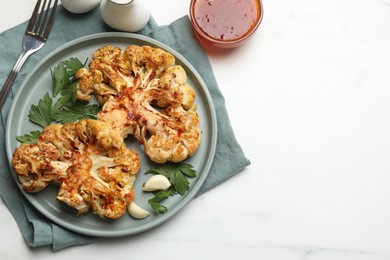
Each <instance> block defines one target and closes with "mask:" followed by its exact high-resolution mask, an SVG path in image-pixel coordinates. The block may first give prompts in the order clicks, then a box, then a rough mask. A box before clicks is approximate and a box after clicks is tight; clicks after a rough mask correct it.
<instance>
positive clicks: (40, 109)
mask: <svg viewBox="0 0 390 260" xmlns="http://www.w3.org/2000/svg"><path fill="white" fill-rule="evenodd" d="M52 105H53V99H52V98H51V97H50V96H49V94H48V93H46V94H45V95H44V96H43V98H42V99H40V100H39V102H38V106H36V105H31V107H30V113H29V114H28V118H29V119H30V121H31V122H33V123H35V124H38V125H40V126H42V127H43V128H45V127H46V126H48V125H49V124H50V123H51V122H52V116H51V111H52Z"/></svg>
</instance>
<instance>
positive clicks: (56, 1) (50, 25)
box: [42, 0, 58, 39]
mask: <svg viewBox="0 0 390 260" xmlns="http://www.w3.org/2000/svg"><path fill="white" fill-rule="evenodd" d="M50 2H51V0H50ZM57 5H58V0H55V1H54V5H53V8H52V9H51V14H50V17H49V21H48V22H47V26H46V29H45V31H44V32H43V35H42V37H44V38H45V39H47V37H48V36H49V33H50V30H51V27H52V25H53V22H54V15H55V14H56V10H57Z"/></svg>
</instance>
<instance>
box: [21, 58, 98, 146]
mask: <svg viewBox="0 0 390 260" xmlns="http://www.w3.org/2000/svg"><path fill="white" fill-rule="evenodd" d="M86 63H87V60H86V61H85V62H84V63H82V62H81V61H80V60H79V59H77V58H70V59H68V60H65V61H61V62H60V63H58V65H57V66H55V67H54V68H53V69H51V70H50V73H51V78H52V89H53V97H51V96H50V95H49V93H45V95H44V96H43V98H41V99H40V100H39V101H38V104H37V105H31V107H30V112H29V114H28V118H29V120H30V121H31V122H33V123H35V124H37V125H39V126H41V127H42V128H45V127H46V126H48V125H49V124H51V123H53V122H58V123H62V124H65V123H69V122H74V121H77V120H80V119H88V118H96V113H97V112H98V111H99V106H98V105H95V104H89V103H88V102H83V101H78V100H77V99H76V92H77V83H78V81H77V80H75V78H74V75H75V74H76V72H77V71H78V70H79V69H81V68H83V67H84V66H85V64H86ZM57 97H58V98H57ZM54 98H57V99H56V101H55V100H54ZM39 134H40V131H38V130H36V131H32V132H30V134H25V135H22V136H17V137H16V139H17V140H18V141H19V142H22V143H34V142H36V140H37V138H38V136H39Z"/></svg>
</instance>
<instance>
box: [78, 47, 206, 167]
mask: <svg viewBox="0 0 390 260" xmlns="http://www.w3.org/2000/svg"><path fill="white" fill-rule="evenodd" d="M98 71H99V72H100V73H102V74H103V75H104V76H103V77H102V78H103V81H99V80H98V81H96V80H94V79H93V78H94V77H93V76H92V75H93V74H94V73H97V72H98ZM79 72H80V74H84V75H86V76H85V78H83V76H80V83H79V91H80V92H82V93H84V94H85V95H87V96H89V95H91V94H93V95H95V96H96V97H97V98H98V100H99V102H100V103H101V104H103V103H104V106H103V109H102V111H101V112H100V113H99V114H98V117H99V119H100V120H102V121H105V122H108V123H110V124H111V126H112V128H114V129H116V130H117V131H118V132H120V134H121V136H122V137H123V138H126V137H127V136H128V135H134V136H135V137H136V138H137V139H138V141H139V143H140V144H143V145H144V147H145V152H146V154H147V155H148V156H149V158H150V159H151V160H153V161H155V162H158V163H163V162H166V161H172V162H180V161H182V160H185V159H186V158H187V157H188V156H191V155H192V154H194V153H195V151H196V150H197V149H198V147H199V145H200V140H201V131H200V129H199V117H198V115H197V113H196V105H195V104H194V99H195V91H194V90H193V88H192V87H191V86H189V85H188V84H187V75H186V72H185V70H184V69H183V68H182V67H181V66H179V65H175V58H174V57H173V56H172V54H170V53H168V52H166V51H164V50H161V49H159V48H152V47H150V46H141V47H140V46H135V45H131V46H128V47H127V48H126V49H125V51H124V52H121V51H120V49H119V48H117V47H112V46H104V47H102V48H99V49H98V50H97V51H96V52H95V53H94V54H93V59H92V61H91V64H90V71H88V72H86V71H84V69H82V70H80V71H79ZM84 82H90V83H88V84H89V87H87V88H85V87H84V85H88V84H86V83H84ZM91 82H92V83H91ZM102 86H104V87H102ZM84 89H86V90H84ZM91 89H93V90H91ZM79 98H81V99H82V98H83V97H82V96H81V97H79Z"/></svg>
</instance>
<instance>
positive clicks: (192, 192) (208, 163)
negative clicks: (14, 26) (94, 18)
mask: <svg viewBox="0 0 390 260" xmlns="http://www.w3.org/2000/svg"><path fill="white" fill-rule="evenodd" d="M110 37H116V38H125V39H136V40H140V41H144V42H148V43H151V44H153V45H155V46H158V47H159V48H162V49H164V50H165V51H168V52H170V53H172V54H173V55H174V56H176V57H178V58H179V59H180V62H182V63H184V64H185V66H187V67H188V68H189V69H190V70H191V73H193V74H194V76H195V77H196V80H197V81H199V83H200V84H199V85H200V88H201V90H202V91H203V94H204V95H205V96H206V99H207V103H208V106H209V108H210V109H207V113H209V114H210V121H211V124H212V129H211V140H210V141H211V143H210V144H209V145H210V149H209V150H208V154H209V155H210V157H211V159H210V158H209V159H207V161H206V163H205V165H204V170H203V172H202V174H201V176H200V177H199V179H198V180H197V182H196V183H195V184H194V185H193V187H191V190H190V191H189V192H188V193H186V195H185V196H183V197H182V199H181V200H180V201H179V202H178V203H177V204H176V205H175V207H174V208H173V209H169V211H167V212H166V213H164V216H162V217H160V218H157V219H155V220H154V221H151V222H149V223H147V224H145V225H140V226H137V227H135V228H131V229H130V230H122V231H99V230H98V231H96V230H91V229H86V228H83V227H82V226H76V225H71V224H69V223H68V222H65V221H61V220H60V219H58V218H57V217H55V216H52V215H51V214H47V212H46V214H45V210H44V208H43V207H42V206H40V205H39V204H38V205H36V203H35V202H34V201H32V196H33V194H29V193H27V192H26V191H24V190H23V188H22V187H21V185H20V182H19V181H18V180H17V177H16V175H15V173H14V170H13V169H12V166H11V161H12V159H11V158H12V154H13V150H12V147H11V144H10V141H9V140H10V138H11V136H10V134H11V133H10V132H11V131H10V128H11V124H12V123H11V121H12V117H11V116H10V115H13V114H14V110H15V109H16V106H17V101H18V98H19V96H20V95H21V94H22V93H23V91H25V87H24V85H26V83H27V82H28V81H29V80H30V78H31V77H32V76H33V72H35V71H36V70H38V69H39V68H40V67H41V66H42V65H43V64H44V63H46V62H47V61H48V60H50V59H51V58H52V57H54V56H56V55H57V54H58V53H60V52H62V51H64V50H66V49H68V48H70V47H72V46H74V45H77V44H82V43H84V42H86V41H90V40H102V39H104V38H107V39H108V38H110ZM91 55H92V54H91ZM217 127H218V126H217V117H216V111H215V106H214V102H213V98H212V96H211V94H210V91H209V89H208V87H207V85H206V84H205V82H204V81H203V78H202V77H201V75H200V74H199V72H198V71H197V70H196V69H195V68H194V66H193V65H192V64H191V63H190V62H189V61H188V60H187V59H186V58H184V56H183V55H182V54H180V53H179V52H178V51H176V50H174V49H173V48H172V47H170V46H168V45H166V44H165V43H162V42H160V41H158V40H156V39H153V38H150V37H147V36H144V35H139V34H134V33H125V32H102V33H95V34H90V35H86V36H83V37H79V38H76V39H74V40H72V41H69V42H67V43H66V44H64V45H62V46H60V47H58V48H55V49H54V50H52V51H51V52H50V53H48V54H47V55H46V56H45V57H44V58H43V59H42V60H41V61H40V62H38V63H37V64H36V65H34V66H33V67H32V68H31V70H30V71H29V72H28V73H27V75H26V77H25V78H24V79H23V81H22V82H21V84H20V86H19V88H18V90H17V92H16V93H15V96H14V98H13V100H12V103H11V106H10V109H9V113H8V118H7V122H6V128H5V130H6V131H5V146H6V154H7V160H8V163H9V165H10V171H11V174H12V178H13V179H14V181H15V182H16V184H17V186H18V188H19V190H20V191H21V193H22V194H23V196H24V198H26V199H27V201H28V202H29V203H30V205H31V206H32V207H33V208H35V209H36V210H38V211H39V212H40V213H41V214H42V215H43V216H45V217H47V218H48V219H50V220H51V221H53V222H54V223H56V224H58V225H59V226H62V227H64V228H66V229H68V230H71V231H74V232H76V233H79V234H84V235H91V236H100V237H121V236H128V235H134V234H138V233H142V232H145V231H147V230H150V229H152V228H154V227H157V226H159V225H161V224H163V223H164V222H166V221H168V220H169V219H171V218H172V217H174V216H175V215H176V214H177V213H178V212H179V211H181V210H182V209H183V208H184V207H185V206H186V205H187V204H188V203H189V202H190V201H191V200H192V199H193V198H194V197H195V196H196V194H197V193H198V192H199V190H200V189H201V187H202V185H203V183H204V182H205V180H206V179H207V176H208V175H209V172H210V168H211V166H212V163H213V161H214V156H215V151H216V146H217V136H218V130H217ZM88 214H92V213H88ZM114 221H115V220H114Z"/></svg>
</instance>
